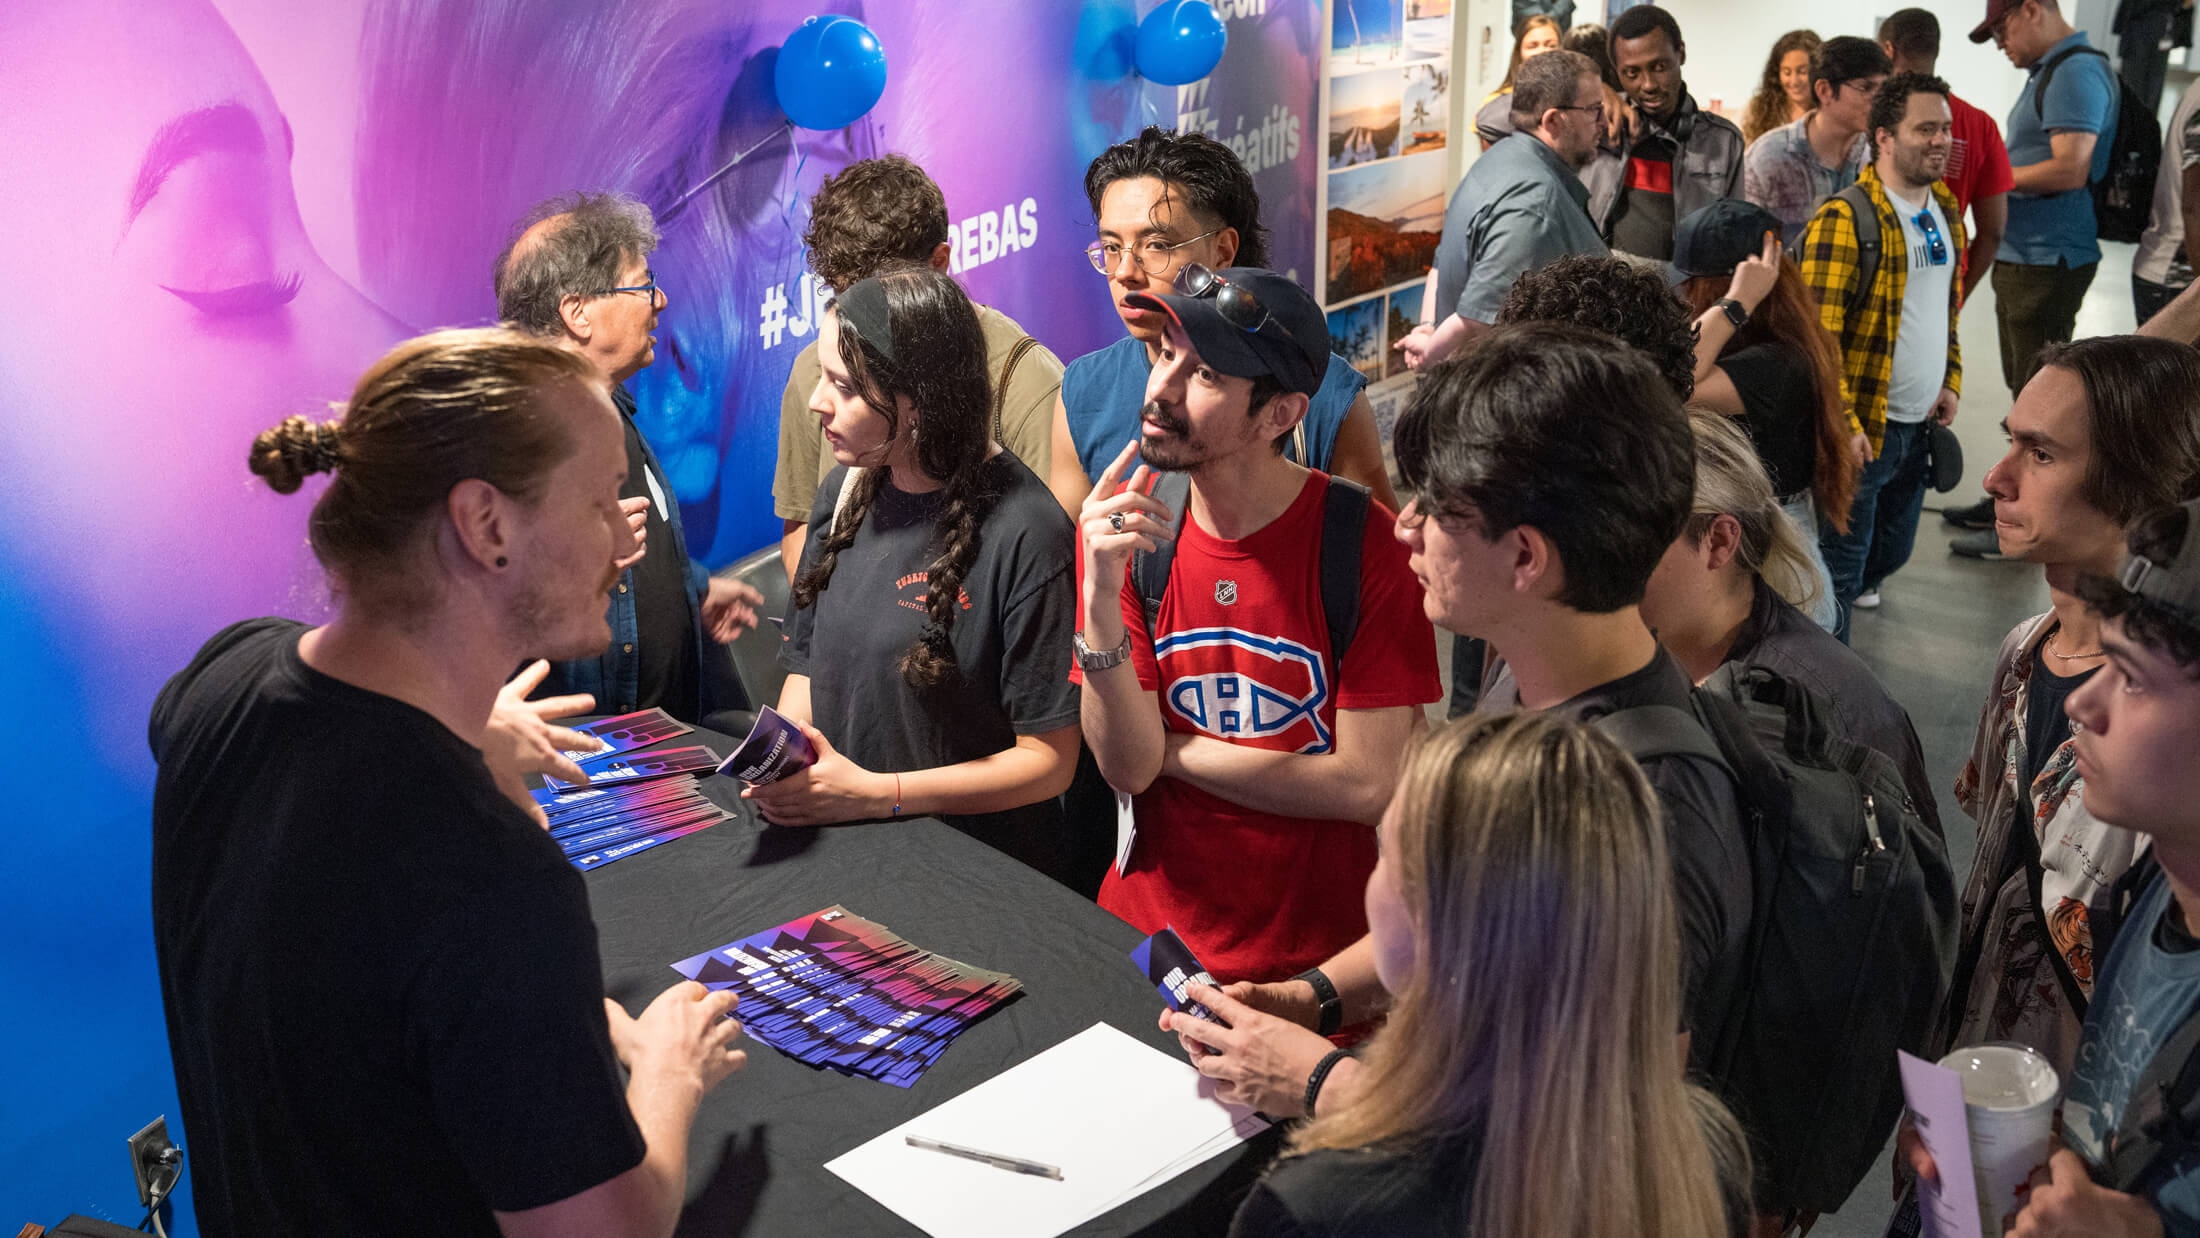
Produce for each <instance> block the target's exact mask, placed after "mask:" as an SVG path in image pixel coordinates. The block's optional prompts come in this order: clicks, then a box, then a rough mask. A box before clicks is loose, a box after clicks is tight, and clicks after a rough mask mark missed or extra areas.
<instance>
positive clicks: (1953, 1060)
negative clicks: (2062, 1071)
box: [1940, 1041, 2062, 1238]
mask: <svg viewBox="0 0 2200 1238" xmlns="http://www.w3.org/2000/svg"><path fill="white" fill-rule="evenodd" d="M1940 1064H1941V1065H1942V1066H1945V1067H1947V1068H1948V1069H1949V1070H1952V1071H1954V1072H1956V1074H1958V1075H1960V1076H1962V1078H1963V1111H1964V1118H1965V1120H1966V1121H1967V1122H1968V1124H1969V1126H1970V1131H1971V1172H1972V1177H1973V1179H1974V1180H1975V1181H1976V1183H1977V1185H1978V1211H1979V1229H1980V1232H1982V1233H1983V1234H1985V1235H1986V1238H2000V1235H2001V1232H2002V1223H2003V1221H2004V1220H2006V1219H2007V1218H2008V1217H2010V1216H2011V1215H2013V1214H2014V1213H2015V1212H2016V1211H2017V1210H2018V1209H2019V1208H2021V1207H2023V1206H2024V1200H2025V1196H2026V1193H2027V1192H2028V1191H2029V1190H2030V1183H2031V1180H2032V1173H2033V1171H2034V1170H2037V1169H2044V1168H2046V1166H2047V1157H2048V1153H2049V1152H2051V1151H2052V1150H2053V1142H2054V1136H2055V1102H2056V1099H2057V1097H2058V1096H2059V1095H2060V1091H2061V1086H2062V1081H2061V1080H2060V1079H2057V1078H2056V1077H2055V1068H2054V1067H2053V1066H2051V1065H2049V1064H2048V1061H2047V1059H2046V1058H2045V1057H2042V1056H2041V1055H2040V1054H2039V1053H2038V1052H2036V1051H2034V1050H2033V1049H2031V1048H2029V1047H2028V1046H2025V1045H2020V1044H2012V1043H2009V1042H2006V1041H1996V1042H1994V1043H1992V1044H1983V1045H1971V1046H1969V1047H1967V1048H1962V1049H1958V1050H1956V1051H1955V1052H1953V1053H1950V1054H1949V1055H1948V1056H1946V1057H1944V1058H1942V1059H1940Z"/></svg>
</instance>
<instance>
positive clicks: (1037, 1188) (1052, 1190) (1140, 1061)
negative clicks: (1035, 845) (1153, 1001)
mask: <svg viewBox="0 0 2200 1238" xmlns="http://www.w3.org/2000/svg"><path fill="white" fill-rule="evenodd" d="M1213 1093H1214V1084H1213V1083H1212V1082H1211V1081H1210V1080H1207V1079H1204V1078H1202V1077H1201V1076H1200V1074H1199V1072H1198V1071H1196V1070H1193V1069H1192V1066H1191V1063H1189V1062H1186V1061H1184V1060H1183V1059H1181V1058H1174V1057H1170V1056H1169V1055H1167V1054H1165V1053H1162V1052H1161V1051H1159V1050H1157V1049H1153V1048H1150V1047H1148V1046H1146V1045H1144V1044H1141V1043H1139V1042H1138V1041H1136V1040H1134V1039H1132V1038H1131V1037H1130V1036H1128V1035H1125V1034H1124V1033H1123V1032H1120V1031H1118V1030H1116V1029H1115V1028H1113V1027H1110V1026H1108V1025H1107V1024H1105V1023H1095V1024H1093V1025H1092V1026H1091V1027H1088V1028H1086V1029H1085V1030H1084V1031H1082V1032H1079V1033H1077V1034H1076V1035H1075V1036H1072V1037H1070V1038H1069V1039H1068V1040H1065V1041H1063V1042H1062V1043H1060V1044H1058V1045H1055V1046H1054V1047H1053V1048H1051V1049H1048V1050H1046V1051H1045V1052H1043V1053H1041V1054H1039V1055H1038V1056H1036V1057H1034V1058H1032V1059H1030V1060H1029V1061H1026V1062H1023V1063H1021V1064H1019V1065H1017V1066H1013V1067H1010V1068H1009V1069H1008V1070H1005V1071H1002V1072H1001V1073H1000V1074H998V1075H996V1076H994V1077H993V1078H991V1079H989V1080H987V1081H986V1082H984V1083H981V1084H979V1085H978V1086H977V1087H974V1088H972V1089H970V1090H969V1091H967V1092H965V1093H963V1094H962V1095H960V1096H958V1097H956V1098H954V1099H953V1100H950V1101H946V1102H944V1103H943V1104H941V1105H939V1106H937V1107H936V1108H933V1109H932V1110H930V1111H928V1112H926V1113H923V1114H920V1115H918V1116H917V1117H915V1118H912V1119H910V1120H909V1121H907V1122H905V1123H903V1124H902V1125H900V1126H897V1127H895V1128H894V1129H892V1130H890V1131H887V1132H886V1133H885V1134H883V1135H880V1136H879V1137H877V1138H876V1139H873V1140H871V1141H870V1142H868V1143H865V1144H863V1145H861V1146H859V1147H857V1148H855V1149H854V1150H852V1151H850V1152H847V1153H845V1154H843V1155H841V1156H839V1157H836V1158H834V1159H833V1160H831V1161H828V1162H826V1164H825V1168H827V1169H829V1170H831V1171H832V1172H833V1173H835V1174H838V1175H839V1176H840V1177H841V1178H843V1179H845V1180H846V1181H847V1182H848V1183H849V1185H851V1186H853V1187H855V1188H856V1189H857V1190H859V1191H862V1192H863V1193H864V1194H866V1195H869V1196H870V1197H871V1198H873V1199H875V1200H877V1201H879V1202H880V1203H881V1204H884V1205H885V1206H886V1207H887V1208H889V1209H891V1210H892V1211H893V1212H894V1213H895V1214H897V1215H898V1216H900V1217H901V1218H902V1219H903V1220H906V1221H908V1222H909V1223H910V1224H912V1225H915V1226H916V1227H917V1228H919V1229H921V1230H923V1231H924V1232H925V1233H927V1234H930V1235H932V1238H1054V1236H1055V1235H1057V1234H1060V1233H1062V1232H1063V1231H1065V1230H1069V1229H1074V1228H1076V1227H1077V1226H1079V1225H1082V1224H1083V1223H1085V1222H1086V1221H1089V1220H1091V1219H1092V1218H1094V1217H1096V1216H1099V1215H1100V1214H1101V1213H1103V1212H1106V1211H1107V1210H1109V1209H1110V1208H1113V1207H1115V1206H1117V1205H1119V1204H1121V1203H1123V1202H1125V1201H1126V1200H1129V1199H1132V1198H1134V1197H1136V1196H1138V1195H1140V1194H1143V1193H1144V1192H1146V1191H1149V1190H1151V1189H1153V1188H1154V1187H1156V1186H1159V1185H1160V1184H1161V1183H1163V1182H1166V1181H1168V1180H1169V1179H1170V1178H1173V1177H1175V1176H1176V1175H1178V1174H1180V1173H1183V1172H1184V1171H1185V1170H1187V1169H1190V1168H1191V1167H1193V1166H1194V1165H1197V1164H1199V1163H1200V1162H1201V1161H1204V1160H1206V1159H1208V1158H1209V1157H1212V1156H1215V1155H1218V1154H1220V1153H1222V1152H1225V1151H1227V1150H1229V1149H1230V1148H1234V1147H1236V1146H1237V1145H1239V1144H1241V1143H1243V1142H1245V1140H1246V1139H1247V1138H1249V1137H1251V1136H1253V1135H1255V1134H1258V1133H1259V1132H1260V1131H1262V1130H1264V1129H1266V1128H1267V1126H1268V1120H1267V1119H1266V1118H1263V1117H1261V1116H1260V1115H1259V1114H1256V1113H1254V1112H1253V1111H1252V1110H1250V1109H1245V1108H1241V1107H1237V1106H1231V1105H1225V1104H1223V1103H1222V1102H1220V1101H1218V1100H1216V1099H1214V1095H1213ZM905 1135H922V1136H925V1137H927V1138H931V1139H938V1140H942V1141H944V1142H947V1143H957V1144H962V1145H963V1146H965V1147H970V1148H979V1149H982V1150H984V1151H987V1152H995V1153H999V1154H1002V1155H1005V1156H1014V1157H1019V1158H1021V1159H1023V1160H1028V1161H1037V1162H1039V1163H1040V1164H1043V1165H1053V1166H1057V1167H1059V1168H1060V1169H1061V1171H1062V1180H1061V1181H1059V1182H1057V1181H1054V1180H1053V1179H1051V1178H1041V1177H1035V1176H1032V1175H1029V1174H1020V1173H1015V1172H1012V1171H1010V1170H1005V1169H996V1168H994V1167H993V1166H991V1165H986V1164H982V1163H980V1162H977V1161H970V1160H964V1159H963V1158H961V1157H956V1156H947V1155H944V1154H942V1153H939V1152H932V1151H927V1150H925V1149H922V1148H912V1147H910V1146H909V1145H908V1144H907V1143H906V1142H904V1140H903V1136H905Z"/></svg>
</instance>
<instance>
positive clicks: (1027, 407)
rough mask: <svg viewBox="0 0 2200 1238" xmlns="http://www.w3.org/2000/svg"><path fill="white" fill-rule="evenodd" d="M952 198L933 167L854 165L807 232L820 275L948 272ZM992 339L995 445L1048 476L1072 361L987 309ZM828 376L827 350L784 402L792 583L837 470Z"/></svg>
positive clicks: (797, 375) (904, 162) (782, 457)
mask: <svg viewBox="0 0 2200 1238" xmlns="http://www.w3.org/2000/svg"><path fill="white" fill-rule="evenodd" d="M950 230H951V229H950V226H949V222H948V215H947V199H946V197H945V196H944V195H943V194H941V193H940V187H939V186H938V185H937V184H935V183H933V180H932V178H931V177H930V176H928V175H926V174H925V171H924V169H923V168H920V167H918V166H917V165H916V164H915V163H913V162H911V161H910V160H909V158H908V157H907V156H904V155H882V156H880V157H879V158H876V159H864V160H860V161H858V162H856V163H852V164H849V165H848V166H847V167H846V168H844V169H842V170H841V172H840V173H839V175H837V176H830V177H827V178H826V179H825V183H824V184H822V185H819V186H818V189H817V192H816V193H815V194H813V195H811V197H810V223H809V226H808V227H807V228H805V229H804V230H803V233H802V244H803V246H804V247H805V248H806V249H808V250H809V254H810V270H811V272H812V273H814V274H815V275H816V276H817V278H818V279H820V280H822V281H823V282H824V284H825V286H826V287H828V288H831V289H832V290H833V292H834V293H835V294H838V293H841V292H844V291H846V290H847V289H848V287H849V286H850V285H851V284H854V283H855V282H857V281H858V280H863V279H868V278H870V277H871V276H873V275H876V274H878V273H879V272H880V271H883V270H886V269H888V268H890V267H893V266H896V265H899V264H903V263H920V264H922V265H925V266H929V267H931V268H932V269H933V270H936V271H945V270H947V269H948V255H949V254H950V253H951V252H952V247H951V246H950V245H949V243H948V234H949V232H950ZM978 325H979V326H980V327H982V328H983V329H984V331H985V349H986V372H987V374H988V375H990V376H991V378H992V381H993V437H994V438H995V439H996V440H998V441H999V442H1000V444H1001V445H1002V446H1003V447H1006V448H1008V449H1009V450H1010V451H1012V452H1014V453H1015V454H1016V457H1017V458H1018V459H1020V460H1022V461H1023V462H1024V463H1025V464H1027V465H1029V466H1030V467H1031V469H1032V470H1033V471H1034V472H1041V473H1043V472H1044V471H1045V469H1046V467H1047V461H1048V459H1049V457H1050V455H1051V452H1052V445H1051V444H1052V430H1053V420H1052V417H1053V412H1054V393H1055V392H1056V391H1058V390H1060V389H1061V386H1062V361H1061V358H1059V357H1056V356H1055V355H1054V353H1053V352H1051V351H1050V350H1049V349H1048V348H1047V347H1046V345H1044V344H1041V343H1039V342H1038V341H1037V340H1034V339H1032V338H1031V336H1030V334H1029V333H1028V332H1026V331H1025V330H1024V329H1023V328H1022V327H1021V326H1018V325H1017V324H1016V321H1015V320H1014V319H1012V318H1010V317H1009V316H1008V315H1006V314H1003V313H1001V312H1000V311H998V310H995V309H992V308H990V307H987V306H984V305H981V306H979V307H978ZM822 375H823V371H822V370H821V369H820V367H819V365H818V360H817V342H816V341H814V340H813V341H811V342H810V344H809V345H808V346H806V347H805V348H803V350H802V351H801V353H800V354H798V355H797V356H796V357H795V359H794V370H793V372H792V373H790V374H789V375H788V376H787V389H786V391H785V392H784V393H783V394H781V396H780V397H779V466H778V469H777V470H776V471H775V472H774V474H773V476H772V509H773V510H774V511H776V512H778V513H779V518H780V520H781V521H782V522H783V532H782V534H781V537H780V541H779V547H780V555H781V557H782V558H783V559H784V561H785V566H786V570H787V579H788V580H789V581H790V582H791V581H792V580H793V579H794V571H795V565H796V564H798V563H800V562H801V561H802V543H803V540H804V539H805V538H806V537H807V536H808V535H809V519H810V509H811V507H812V506H813V504H814V503H815V500H816V498H817V485H818V483H819V482H820V481H822V480H824V477H825V475H826V474H827V473H830V472H832V471H833V453H832V452H830V451H828V450H826V449H825V445H824V444H825V433H824V430H823V429H822V428H821V427H820V426H819V424H818V417H817V414H816V413H813V412H811V411H810V397H811V394H812V393H813V392H815V391H816V390H817V384H818V380H819V379H820V377H822Z"/></svg>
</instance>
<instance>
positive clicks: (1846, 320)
mask: <svg viewBox="0 0 2200 1238" xmlns="http://www.w3.org/2000/svg"><path fill="white" fill-rule="evenodd" d="M1954 126H1955V122H1954V119H1953V115H1952V113H1951V112H1950V110H1949V107H1948V83H1946V82H1944V81H1942V80H1940V79H1939V78H1937V77H1932V76H1929V75H1927V74H1923V73H1897V74H1895V75H1894V76H1893V77H1890V78H1888V79H1887V82H1886V84H1885V85H1884V86H1881V87H1880V88H1879V93H1878V94H1877V95H1875V96H1873V98H1872V108H1871V127H1870V129H1869V133H1870V135H1871V141H1872V145H1873V148H1874V150H1873V160H1872V165H1871V166H1870V167H1868V168H1865V169H1864V171H1863V174H1862V175H1860V176H1859V177H1858V178H1857V181H1856V184H1855V185H1853V186H1851V187H1849V188H1846V189H1843V190H1841V191H1840V192H1839V193H1836V194H1835V195H1834V196H1833V197H1831V198H1828V199H1827V200H1826V203H1825V205H1823V206H1821V207H1819V208H1818V213H1817V214H1816V215H1813V216H1812V217H1811V221H1810V223H1809V224H1808V225H1807V226H1806V227H1805V228H1804V230H1803V246H1802V268H1803V282H1804V283H1806V284H1808V285H1810V288H1811V290H1812V291H1813V292H1815V293H1817V294H1818V304H1819V307H1820V309H1819V317H1820V318H1821V320H1822V321H1823V322H1824V323H1825V325H1826V328H1827V329H1828V330H1829V331H1831V332H1832V333H1833V337H1834V339H1835V340H1837V341H1838V342H1839V343H1840V345H1841V359H1842V365H1841V368H1842V373H1843V376H1844V377H1845V379H1846V381H1847V386H1848V392H1849V397H1850V400H1851V408H1852V409H1853V411H1854V412H1855V415H1856V420H1857V421H1858V422H1859V423H1861V424H1862V426H1863V429H1864V437H1865V439H1866V440H1867V441H1868V442H1869V443H1870V445H1871V454H1872V457H1873V458H1872V459H1871V461H1870V463H1868V464H1866V465H1865V466H1864V471H1863V473H1862V474H1861V475H1860V476H1858V478H1857V480H1856V498H1855V499H1854V501H1852V502H1851V503H1850V505H1849V513H1848V515H1849V527H1848V531H1847V532H1845V533H1843V532H1836V531H1834V529H1833V528H1832V526H1831V525H1827V526H1825V528H1824V531H1823V533H1824V535H1823V536H1822V537H1821V539H1820V546H1821V548H1822V549H1823V550H1824V552H1825V557H1826V568H1827V570H1828V571H1829V572H1831V573H1832V576H1833V593H1834V598H1835V600H1837V601H1838V602H1840V604H1841V618H1840V622H1839V624H1838V625H1837V626H1836V628H1835V630H1834V634H1835V635H1836V636H1839V637H1840V638H1841V639H1842V640H1844V641H1845V640H1847V639H1848V635H1849V618H1850V614H1851V612H1852V611H1853V610H1857V609H1862V610H1870V609H1873V608H1875V607H1877V606H1878V605H1879V590H1880V586H1881V584H1882V583H1883V582H1884V581H1885V580H1886V579H1887V577H1889V576H1891V575H1893V574H1894V572H1895V571H1896V569H1898V568H1900V567H1901V566H1902V565H1903V564H1904V563H1905V562H1907V561H1908V560H1909V557H1910V548H1911V546H1912V544H1913V543H1915V542H1916V540H1917V519H1918V513H1919V512H1920V511H1921V510H1923V507H1924V503H1925V487H1926V484H1927V479H1928V477H1929V474H1930V469H1929V457H1928V454H1927V452H1928V448H1929V445H1930V443H1931V433H1932V431H1931V427H1930V424H1929V423H1932V422H1937V423H1939V424H1940V425H1943V426H1945V425H1947V424H1948V423H1949V422H1951V421H1953V420H1955V415H1956V397H1957V395H1958V393H1960V392H1961V390H1962V387H1963V354H1962V349H1961V347H1960V346H1959V345H1958V343H1957V332H1956V311H1957V307H1958V306H1960V305H1961V304H1962V300H1963V284H1962V280H1961V278H1960V276H1961V273H1962V272H1961V267H1962V259H1963V245H1964V233H1963V211H1962V208H1960V207H1958V206H1957V205H1956V199H1955V195H1954V193H1952V192H1951V191H1950V190H1949V189H1948V187H1947V185H1945V184H1943V183H1941V176H1942V174H1943V173H1944V172H1946V171H1947V167H1948V151H1949V148H1950V145H1951V143H1952V141H1953V134H1954ZM1874 237H1876V238H1877V240H1878V243H1877V244H1876V245H1872V244H1869V243H1868V242H1869V240H1870V239H1871V238H1874ZM1821 515H1828V513H1821Z"/></svg>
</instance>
